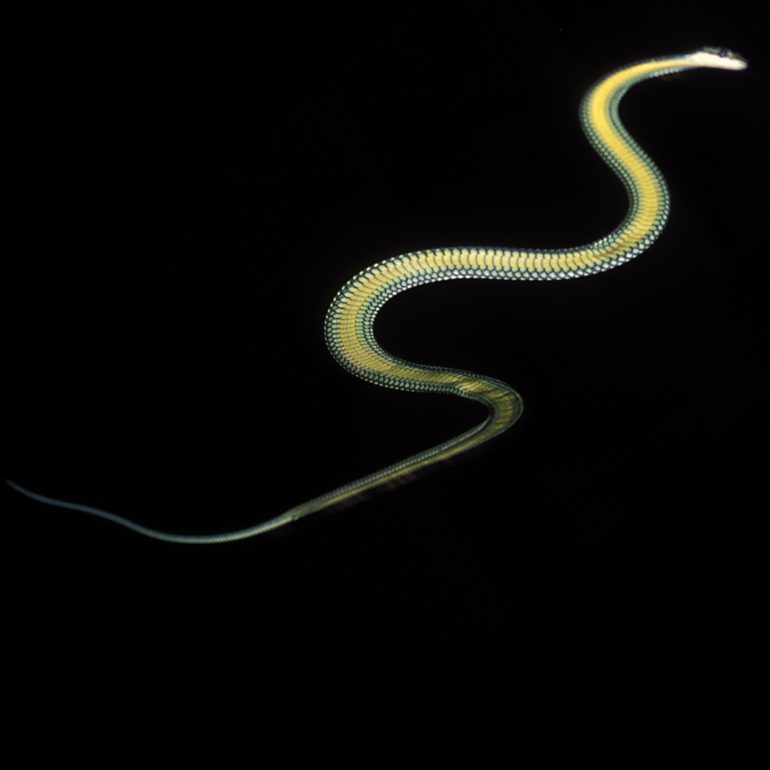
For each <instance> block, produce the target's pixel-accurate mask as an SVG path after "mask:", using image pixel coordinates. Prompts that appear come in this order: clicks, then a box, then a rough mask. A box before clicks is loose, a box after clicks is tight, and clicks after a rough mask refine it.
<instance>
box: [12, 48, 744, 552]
mask: <svg viewBox="0 0 770 770" xmlns="http://www.w3.org/2000/svg"><path fill="white" fill-rule="evenodd" d="M745 66H746V64H745V61H744V60H743V59H742V58H741V57H739V56H738V55H737V54H734V53H732V52H730V51H727V50H726V49H712V48H704V49H701V50H699V51H696V52H693V53H691V54H682V55H678V56H670V57H660V58H657V59H650V60H648V61H643V62H638V63H636V64H632V65H629V66H627V67H624V68H623V69H619V70H617V71H615V72H612V73H610V74H609V75H607V76H606V77H605V78H603V79H602V80H601V81H599V82H598V83H597V84H596V85H595V86H594V87H593V88H591V89H590V90H589V91H588V93H587V94H586V96H585V97H584V99H583V101H582V104H581V108H580V118H581V123H582V126H583V130H584V131H585V134H586V136H587V138H588V140H589V142H590V143H591V144H592V145H593V147H594V149H596V151H597V152H598V153H599V155H600V156H601V157H602V159H603V160H604V161H605V162H606V163H607V164H608V165H609V166H610V168H611V169H612V170H613V171H614V172H615V173H616V174H617V175H618V177H619V178H620V180H621V181H622V182H623V185H624V186H625V188H626V191H627V193H628V198H629V208H628V212H627V214H626V217H625V219H624V220H623V221H622V222H621V224H620V225H619V226H618V227H617V228H616V229H615V230H614V231H613V232H612V233H610V234H609V235H607V236H605V237H603V238H601V239H599V240H597V241H595V242H593V243H589V244H587V245H585V246H578V247H574V248H568V249H556V250H546V249H510V248H487V247H478V246H467V247H456V248H445V249H431V250H428V251H415V252H411V253H409V254H403V255H401V256H397V257H393V258H391V259H386V260H384V261H383V262H378V263H376V264H374V265H372V266H371V267H368V268H366V269H365V270H363V271H362V272H360V273H359V274H358V275H356V276H355V277H354V278H352V279H351V280H350V281H348V282H347V283H346V284H345V286H343V288H342V289H341V290H340V292H339V293H338V294H337V296H336V297H335V298H334V300H333V302H332V304H331V306H330V307H329V310H328V313H327V315H326V322H325V327H324V328H325V335H326V343H327V345H328V347H329V350H330V351H331V353H332V355H333V356H334V357H335V359H336V360H337V361H338V362H339V364H340V365H341V366H343V367H344V368H345V369H347V370H348V371H349V372H351V373H352V374H355V375H356V376H357V377H360V378H362V379H364V380H367V381H368V382H372V383H374V384H376V385H382V386H384V387H387V388H397V389H399V390H409V391H419V392H428V393H449V394H452V395H455V396H460V397H462V398H468V399H471V400H473V401H477V402H479V403H481V404H483V405H484V406H485V407H486V408H487V410H488V416H487V418H486V419H485V420H484V422H482V423H481V424H480V425H478V426H476V427H475V428H473V429H471V430H469V431H466V432H465V433H463V434H461V435H459V436H457V437H455V438H452V439H450V440H448V441H445V442H444V443H442V444H439V445H438V446H435V447H432V448H431V449H427V450H425V451H423V452H420V453H419V454H416V455H413V456H412V457H408V458H406V459H404V460H402V461H400V462H398V463H395V464H394V465H391V466H389V467H387V468H383V469H381V470H379V471H375V472H374V473H371V474H369V475H368V476H365V477H363V478H361V479H358V480H356V481H353V482H351V483H350V484H346V485H344V486H342V487H339V488H338V489H335V490H332V491H331V492H328V493H326V494H324V495H321V496H319V497H316V498H313V499H312V500H308V501H307V502H305V503H302V504H300V505H298V506H295V507H294V508H292V509H290V510H288V511H286V512H285V513H282V514H280V515H279V516H276V517H274V518H272V519H269V520H268V521H265V522H263V523H261V524H257V525H255V526H253V527H249V528H247V529H242V530H238V531H235V532H226V533H222V534H217V535H178V534H172V533H165V532H160V531H158V530H154V529H151V528H148V527H143V526H141V525H138V524H136V523H135V522H132V521H130V520H128V519H125V518H122V517H119V516H115V515H114V514H111V513H107V512H105V511H101V510H99V509H96V508H90V507H88V506H84V505H80V504H77V503H66V502H63V501H61V500H55V499H53V498H49V497H45V496H44V495H39V494H37V493H35V492H30V491H29V490H27V489H24V488H23V487H21V486H20V485H18V484H16V483H15V482H11V481H8V483H9V484H10V485H11V486H12V487H13V488H14V489H16V490H17V491H19V492H21V493H22V494H25V495H27V496H28V497H31V498H33V499H35V500H38V501H40V502H43V503H47V504H49V505H56V506H58V507H63V508H69V509H72V510H77V511H81V512H84V513H91V514H93V515H96V516H100V517H101V518H105V519H108V520H110V521H114V522H115V523H117V524H121V525H123V526H125V527H128V528H130V529H133V530H135V531H137V532H140V533H141V534H143V535H147V536H149V537H153V538H156V539H159V540H166V541H171V542H177V543H221V542H229V541H233V540H243V539H246V538H249V537H253V536H255V535H258V534H261V533H263V532H267V531H269V530H272V529H276V528H277V527H280V526H283V525H284V524H288V523H289V522H292V521H296V520H298V519H301V518H302V517H304V516H307V515H308V514H311V513H314V512H316V511H320V510H323V509H324V508H329V507H330V506H333V505H336V504H338V503H341V502H343V501H346V500H350V499H352V498H355V497H357V496H360V495H362V494H364V493H366V492H368V491H371V490H374V489H377V488H379V487H383V486H384V485H387V484H390V483H392V482H394V481H397V480H400V479H403V478H405V477H408V476H411V475H412V474H414V473H415V472H417V471H419V470H421V469H424V468H426V467H428V466H430V465H434V464H435V463H438V462H440V461H441V460H446V459H448V458H450V457H452V456H454V455H457V454H460V453H462V452H467V451H468V450H470V449H472V448H474V447H476V446H478V445H479V444H482V443H483V442H485V441H488V440H489V439H491V438H493V437H494V436H497V435H498V434H500V433H502V432H503V431H505V430H508V428H510V427H511V426H512V425H513V424H514V423H515V422H516V420H517V419H518V418H519V416H520V415H521V412H522V402H521V398H520V396H519V394H518V393H517V392H516V391H515V390H514V389H513V388H512V387H510V386H509V385H507V384H506V383H504V382H501V381H500V380H496V379H493V378H491V377H485V376H483V375H479V374H473V373H472V372H464V371H459V370H456V369H445V368H441V367H433V366H423V365H420V364H415V363H410V362H408V361H403V360H401V359H399V358H396V357H395V356H393V355H391V354H390V353H388V352H387V351H385V350H383V349H382V348H381V347H380V345H379V344H378V343H377V340H376V339H375V337H374V332H373V326H374V320H375V317H376V316H377V313H378V312H379V310H380V308H382V306H383V305H384V304H385V303H386V302H387V301H388V300H389V299H391V298H392V297H394V296H395V295H396V294H400V293H401V292H403V291H406V290H407V289H411V288H413V287H415V286H421V285H423V284H426V283H434V282H436V281H449V280H454V279H458V278H486V279H493V280H507V281H554V280H563V279H571V278H580V277H583V276H589V275H594V274H596V273H601V272H603V271H605V270H609V269H611V268H613V267H617V266H618V265H622V264H623V263H624V262H627V261H629V260H630V259H633V258H634V257H636V256H638V255H639V254H641V253H642V252H643V251H645V250H646V249H647V248H649V246H650V245H651V244H652V243H653V241H654V240H655V239H656V238H657V237H658V235H659V234H660V232H661V230H662V229H663V227H664V225H665V223H666V218H667V216H668V209H669V197H668V191H667V190H666V184H665V181H664V179H663V176H662V175H661V173H660V171H659V170H658V169H657V167H656V166H655V164H654V163H653V162H652V161H651V160H650V158H648V157H647V155H645V153H644V152H643V151H642V150H641V149H640V147H639V146H638V145H637V144H636V142H635V141H634V140H633V139H632V137H631V136H630V135H629V134H628V132H627V131H626V130H625V128H624V127H623V125H622V123H621V122H620V118H619V116H618V105H619V103H620V100H621V98H622V97H623V95H624V94H625V93H626V91H627V90H628V89H629V88H630V87H631V86H633V85H635V84H636V83H639V82H641V81H643V80H646V79H648V78H652V77H656V76H658V75H665V74H669V73H673V72H679V71H682V70H685V69H693V68H696V67H713V68H719V69H731V70H738V69H743V68H744V67H745Z"/></svg>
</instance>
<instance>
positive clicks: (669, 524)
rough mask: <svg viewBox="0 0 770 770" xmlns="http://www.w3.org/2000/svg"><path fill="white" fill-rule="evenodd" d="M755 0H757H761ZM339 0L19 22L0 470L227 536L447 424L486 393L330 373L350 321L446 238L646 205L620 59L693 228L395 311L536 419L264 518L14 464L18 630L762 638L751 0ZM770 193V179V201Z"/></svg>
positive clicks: (446, 358)
mask: <svg viewBox="0 0 770 770" xmlns="http://www.w3.org/2000/svg"><path fill="white" fill-rule="evenodd" d="M747 7H748V6H747ZM613 8H614V9H615V10H613V11H612V12H610V11H609V10H608V9H605V8H603V7H602V6H600V5H596V4H594V5H591V4H589V5H587V6H586V5H583V4H580V5H577V4H576V5H574V6H573V5H571V4H568V5H565V7H560V6H558V5H554V4H539V3H530V2H521V3H519V2H502V1H500V2H491V1H490V2H477V3H473V4H468V5H465V6H452V5H449V4H445V3H442V4H432V3H429V2H417V3H415V2H411V3H399V2H388V3H377V2H374V3H368V4H366V7H365V8H363V7H361V4H353V3H350V4H345V3H332V4H328V3H325V4H323V7H322V8H316V9H312V8H310V9H299V8H293V7H288V6H287V7H283V8H282V9H281V10H276V9H272V10H265V9H262V10H260V11H253V10H252V11H251V12H250V13H249V14H247V15H241V16H239V15H226V14H225V13H222V14H220V15H218V16H216V17H212V16H211V13H210V10H207V11H206V13H205V15H203V14H202V15H199V16H196V15H195V14H194V13H192V14H190V12H189V11H186V12H185V14H184V15H179V16H172V15H170V14H166V15H157V16H153V15H136V16H131V15H124V14H123V13H118V12H117V11H109V12H107V13H106V15H102V16H96V17H94V16H92V15H89V16H88V17H86V16H85V15H84V16H83V18H77V17H76V16H73V15H72V12H71V10H69V9H68V10H67V13H66V15H64V14H63V15H62V16H61V17H60V18H55V17H51V16H46V18H45V19H42V18H35V19H23V20H21V22H20V24H19V25H18V27H17V30H18V43H19V48H20V51H21V53H20V55H19V57H18V59H17V65H16V66H17V67H18V71H17V72H16V73H15V75H14V77H13V81H14V83H15V88H16V89H17V91H16V93H14V94H13V96H14V97H18V100H19V108H18V110H16V111H15V113H14V114H15V116H16V117H17V126H18V128H19V136H18V139H17V140H15V141H14V143H12V145H11V149H10V152H11V153H12V155H13V160H15V161H17V162H18V163H19V164H20V166H21V171H22V174H21V176H20V178H19V182H18V186H17V188H16V189H15V190H14V196H13V197H14V202H15V204H16V207H15V208H14V209H13V214H14V216H13V217H12V218H11V220H12V221H11V226H12V229H18V231H19V233H18V234H19V235H20V236H21V238H19V240H18V241H17V244H16V246H14V247H13V249H11V250H10V251H7V252H6V259H5V260H4V263H5V264H4V269H5V276H6V278H5V280H4V281H3V287H2V291H3V297H2V302H3V308H4V312H5V313H6V316H5V318H4V323H3V329H4V330H5V345H4V362H5V373H6V374H5V381H6V386H7V395H6V399H5V403H6V410H5V414H6V421H5V430H4V434H5V437H6V442H5V446H4V449H5V454H4V457H3V461H4V462H3V466H4V468H3V470H4V472H5V474H6V475H7V476H9V477H11V478H13V479H15V480H16V481H18V482H19V483H21V484H23V485H25V486H28V487H30V488H32V489H34V490H36V491H38V492H40V493H43V494H47V495H51V496H54V497H58V498H63V499H68V500H74V501H78V502H81V503H84V504H88V505H92V506H97V507H100V508H104V509H106V510H109V511H112V512H114V513H117V514H121V515H124V516H127V517H129V518H132V519H135V520H137V521H140V522H142V523H144V524H147V525H149V526H153V527H158V528H162V529H167V530H171V531H186V532H219V531H223V530H228V529H233V528H237V527H242V526H247V525H250V524H252V523H254V522H255V521H256V520H259V519H266V518H269V517H271V516H273V515H275V514H277V513H279V512H281V511H283V510H285V509H286V508H288V507H290V506H292V505H295V504H296V503H299V502H301V501H303V500H306V499H308V498H310V497H313V496H315V495H316V494H320V493H322V492H325V491H328V490H329V489H331V488H333V487H334V486H337V485H339V484H342V483H345V482H347V481H350V480H352V479H354V478H356V477H358V476H361V475H364V474H366V473H368V472H370V471H371V470H374V469H376V468H379V467H382V466H383V465H385V464H387V463H390V462H394V461H396V460H398V459H401V458H402V457H404V456H405V455H407V454H409V453H412V452H416V451H419V450H420V449H423V448H425V447H427V446H430V445H431V444H432V443H436V442H438V441H441V440H444V439H446V438H448V437H450V436H452V435H455V434H457V433H459V432H461V431H463V430H465V429H467V428H469V427H470V426H471V425H473V424H475V423H476V422H478V421H479V420H480V419H482V418H483V413H482V411H481V410H480V408H477V407H476V406H475V405H473V404H470V403H464V402H460V401H459V400H457V399H449V398H443V397H439V396H424V395H422V396H420V395H415V394H409V393H399V392H392V391H388V390H384V389H378V388H375V387H374V386H372V385H369V384H366V383H363V382H361V381H358V380H356V379H354V378H353V377H351V376H349V375H348V374H347V373H345V372H344V371H343V370H342V369H340V368H339V367H338V366H337V364H336V363H335V362H334V361H333V359H332V358H331V357H330V356H329V355H328V353H327V352H326V349H325V347H324V344H323V337H322V321H323V315H324V312H325V309H326V307H327V305H328V304H329V302H330V300H331V299H332V297H333V296H334V293H335V292H336V291H337V290H338V289H339V287H340V286H342V284H343V283H344V282H345V281H346V280H347V279H348V278H349V277H350V276H351V275H353V274H354V273H356V272H357V271H359V270H361V269H362V268H364V267H366V266H367V265H369V264H371V263H373V262H375V261H378V260H380V259H384V258H386V257H389V256H393V255H395V254H399V253H403V252H406V251H410V250H416V249H420V248H430V247H438V246H455V245H470V244H474V245H487V246H497V245H508V246H512V247H516V246H522V247H527V246H528V247H561V246H570V245H577V244H581V243H585V242H589V241H591V240H593V239H594V238H597V237H599V236H601V235H603V234H605V233H607V232H609V231H610V230H611V229H612V228H613V227H614V226H615V225H616V224H617V223H618V221H619V220H620V219H621V218H622V216H623V213H624V211H625V206H626V201H625V198H624V195H623V192H622V188H621V186H620V184H619V183H618V181H617V180H616V179H615V178H614V177H613V176H612V174H611V173H610V172H609V171H608V170H607V168H606V167H605V166H604V165H603V164H602V163H601V162H599V161H598V159H597V158H596V156H595V155H594V154H593V152H592V150H591V149H590V147H589V146H588V145H587V143H586V142H585V140H584V138H583V136H582V134H581V132H580V128H579V124H578V119H577V107H578V103H579V100H580V97H581V95H582V94H583V92H584V91H585V90H586V89H587V88H588V87H589V86H590V85H591V84H592V83H593V82H594V81H595V80H596V79H598V78H599V77H601V76H602V75H604V74H605V73H606V72H608V71H609V70H611V69H613V68H616V67H618V66H620V65H622V64H625V63H628V62H630V61H634V60H636V59H640V58H645V57H648V56H655V55H661V54H667V53H676V52H682V51H688V50H691V49H695V48H697V47H700V46H701V45H724V46H728V47H731V48H734V49H736V50H738V51H740V52H741V53H742V54H743V55H745V56H746V57H747V58H748V59H749V62H750V68H749V69H748V70H747V71H745V72H741V73H729V72H721V71H706V70H702V71H697V72H694V73H689V74H687V75H686V76H677V77H672V78H669V79H660V80H656V81H654V82H650V83H645V84H643V85H642V86H640V87H638V88H637V89H635V90H634V91H632V92H631V93H630V94H629V95H628V97H627V98H626V99H625V100H624V103H623V107H622V115H623V119H624V121H625V123H626V125H627V127H628V128H629V130H630V131H631V133H632V134H633V135H634V136H635V137H636V138H637V140H638V141H639V142H640V144H641V145H642V146H643V147H644V148H645V149H646V150H647V152H648V153H649V154H650V155H651V156H652V157H653V158H654V159H655V161H656V162H657V163H658V165H659V166H660V168H661V169H662V170H663V172H664V175H665V176H666V178H667V180H668V182H669V186H670V191H671V195H672V213H671V219H670V222H669V225H668V226H667V228H666V230H665V232H664V233H663V235H662V237H661V238H660V240H659V242H658V243H657V244H656V245H655V246H654V248H652V249H651V250H650V251H649V252H647V253H645V254H644V255H643V256H642V257H641V258H639V259H638V260H635V261H634V262H632V263H630V264H628V265H625V266H623V267H622V269H619V270H615V271H611V272H609V273H606V274H604V275H601V276H598V277H594V278H591V279H586V280H579V281H566V282H558V283H521V284H515V283H508V282H494V281H490V282H484V281H459V282H450V283H445V284H437V285H433V286H429V287H424V288H421V289H419V290H416V291H413V292H408V293H406V294H404V295H401V296H399V297H397V298H396V299H395V300H393V301H392V302H390V303H389V304H388V305H387V306H386V308H385V309H384V310H383V311H382V313H381V315H380V317H379V318H378V322H377V334H378V337H379V338H380V340H381V341H382V343H383V345H384V347H385V348H386V349H388V350H390V351H392V352H394V353H396V354H398V355H400V356H402V357H404V358H407V359H410V360H414V361H418V362H425V363H431V364H437V365H446V366H454V367H458V368H463V369H470V370H473V371H478V372H482V373H484V374H488V375H492V376H495V377H498V378H500V379H503V380H505V381H507V382H510V383H511V384H512V385H514V387H516V388H517V389H518V390H519V391H520V392H521V393H522V395H523V397H524V400H525V414H524V416H523V418H522V419H521V421H520V422H519V423H518V424H517V425H516V426H515V428H514V429H513V430H511V431H510V432H509V433H508V434H507V435H505V436H503V437H502V438H499V439H497V440H495V441H494V442H492V443H491V444H489V445H487V446H485V447H483V448H482V449H480V450H479V451H477V452H475V453H473V454H472V455H471V456H468V457H465V458H462V459H461V460H460V461H458V462H455V463H453V464H451V465H445V466H443V467H442V468H440V469H438V470H436V471H435V472H432V473H428V474H427V475H425V476H424V477H422V478H421V479H420V480H418V481H417V482H415V483H412V484H409V485H406V486H403V487H400V488H398V489H395V490H390V491H388V492H387V493H383V494H380V495H376V496H374V497H372V498H370V499H368V500H366V501H363V502H361V503H359V504H358V505H356V506H354V507H350V508H347V509H343V510H339V511H334V512H329V513H323V514H319V515H316V516H314V517H311V518H309V519H306V520H305V521H303V522H302V523H300V524H298V525H295V526H293V527H290V528H286V529H284V530H282V531H279V532H275V533H271V534H268V535H266V536H263V537H261V538H257V539H255V540H252V541H247V542H242V543H235V544H230V545H224V546H216V547H186V546H177V545H168V544H163V543H159V542H155V541H151V540H147V539H144V538H142V537H140V536H138V535H135V534H133V533H131V532H128V531H126V530H124V529H122V528H119V527H115V526H114V525H111V524H109V523H106V522H103V521H100V520H97V519H94V518H92V517H88V516H85V515H82V514H77V513H71V512H66V511H63V510H58V509H53V508H48V507H46V506H42V505H39V504H36V503H33V502H31V501H29V500H27V499H24V498H20V497H18V496H17V495H15V494H14V493H13V492H11V491H10V490H9V489H4V491H3V493H2V494H3V499H4V508H5V510H6V512H7V514H10V515H12V516H13V521H14V529H13V532H14V548H15V556H16V570H15V597H16V608H15V611H16V612H17V613H18V615H19V618H20V619H21V620H22V621H23V622H22V623H21V624H19V625H18V626H17V628H20V629H24V628H25V629H27V630H28V631H29V630H30V629H33V630H34V631H35V633H37V632H39V631H46V630H50V631H56V633H57V634H58V635H59V638H61V637H62V635H63V636H65V637H72V638H80V637H81V635H83V634H85V633H87V632H91V631H93V630H94V629H97V630H98V632H99V633H100V634H101V638H102V639H103V640H112V641H115V642H118V641H121V640H130V641H131V642H132V643H133V644H138V645H142V646H147V647H149V648H153V649H155V648H168V649H171V648H172V646H173V644H174V643H175V642H176V641H178V640H181V639H184V640H186V643H188V644H193V645H197V644H203V641H204V640H206V641H210V640H212V639H219V640H222V641H224V642H225V643H228V644H234V643H236V642H239V641H246V642H248V643H254V642H264V643H270V642H285V641H290V640H293V639H300V638H301V639H302V640H303V641H305V642H307V641H324V640H330V641H331V640H341V639H358V640H371V641H378V640H379V641H401V642H419V641H422V640H430V641H435V640H444V641H454V640H463V641H466V640H470V641H476V640H485V641H500V642H503V643H508V644H514V645H516V646H520V647H540V646H573V647H579V646H583V645H592V646H595V645H597V644H611V645H631V644H643V645H645V646H648V647H649V646H663V647H671V646H672V645H683V646H685V647H687V648H695V647H697V648H703V647H704V646H705V647H706V648H708V649H713V648H714V647H721V646H722V645H724V644H727V643H730V644H734V645H735V646H736V648H741V647H743V646H744V645H750V644H751V643H752V638H753V636H754V633H755V620H754V619H755V617H756V616H757V614H758V610H759V606H760V604H759V603H760V594H761V590H760V577H761V572H762V570H761V561H760V559H761V556H760V551H761V547H760V545H759V543H760V542H761V539H762V536H761V535H760V531H759V530H760V525H761V523H763V520H764V518H765V512H766V509H767V493H766V484H765V479H766V475H765V473H766V462H765V458H766V452H765V449H764V445H763V442H762V439H763V438H764V437H765V436H766V435H767V427H768V417H767V410H768V407H767V392H768V382H770V360H769V357H768V355H767V349H768V337H769V335H768V332H769V326H768V320H767V312H766V307H765V301H764V295H765V286H766V283H765V281H766V278H767V274H768V272H767V264H766V263H767V242H766V230H765V227H764V224H765V219H766V215H767V214H766V212H767V198H766V194H765V184H766V179H767V153H766V138H767V136H768V121H767V98H766V97H767V77H766V73H767V47H766V42H765V41H764V40H763V39H762V36H761V35H760V34H759V32H760V28H761V25H759V24H757V23H756V19H754V18H753V17H752V16H751V14H750V13H749V12H748V11H744V10H742V9H741V7H740V5H739V4H735V3H733V4H725V3H719V4H716V3H715V4H713V5H709V4H704V3H700V2H698V3H695V2H691V3H681V4H672V3H669V2H666V3H663V2H658V1H657V0H655V1H654V2H649V3H645V4H644V5H638V4H634V5H628V6H617V5H615V6H613ZM763 196H764V198H763Z"/></svg>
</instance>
